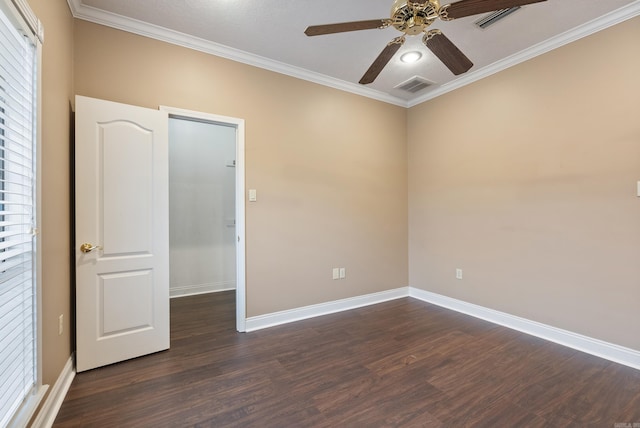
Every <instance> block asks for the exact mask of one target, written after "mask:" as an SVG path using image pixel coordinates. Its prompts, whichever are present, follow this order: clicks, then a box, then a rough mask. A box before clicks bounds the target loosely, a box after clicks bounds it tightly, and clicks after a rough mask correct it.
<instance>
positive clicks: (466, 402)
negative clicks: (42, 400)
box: [54, 292, 640, 428]
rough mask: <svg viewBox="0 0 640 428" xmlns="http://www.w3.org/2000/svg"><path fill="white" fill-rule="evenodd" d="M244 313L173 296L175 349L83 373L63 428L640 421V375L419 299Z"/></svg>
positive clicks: (220, 303) (207, 300)
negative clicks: (246, 325) (245, 320)
mask: <svg viewBox="0 0 640 428" xmlns="http://www.w3.org/2000/svg"><path fill="white" fill-rule="evenodd" d="M234 311H235V304H234V293H233V292H222V293H216V294H209V295H201V296H194V297H184V298H180V299H173V300H172V301H171V349H170V350H169V351H165V352H160V353H157V354H154V355H150V356H146V357H142V358H137V359H134V360H131V361H127V362H123V363H120V364H115V365H112V366H107V367H103V368H100V369H95V370H92V371H89V372H85V373H80V374H78V375H77V376H76V378H75V379H74V381H73V384H72V385H71V388H70V390H69V393H68V395H67V397H66V399H65V401H64V403H63V405H62V408H61V409H60V412H59V414H58V417H57V419H56V421H55V424H54V426H56V427H191V426H197V427H400V426H401V427H440V426H446V427H467V426H469V427H498V428H500V427H589V426H593V427H612V428H613V427H614V426H615V424H616V423H620V424H623V423H624V424H629V425H628V426H633V423H640V371H638V370H634V369H631V368H629V367H625V366H622V365H619V364H615V363H612V362H609V361H606V360H603V359H600V358H597V357H593V356H590V355H587V354H584V353H581V352H578V351H575V350H572V349H569V348H565V347H562V346H559V345H556V344H553V343H550V342H547V341H544V340H541V339H537V338H534V337H531V336H527V335H524V334H522V333H518V332H516V331H513V330H509V329H507V328H504V327H500V326H497V325H493V324H490V323H488V322H484V321H481V320H478V319H475V318H472V317H468V316H465V315H462V314H458V313H455V312H451V311H448V310H446V309H442V308H439V307H437V306H433V305H430V304H427V303H423V302H420V301H418V300H414V299H409V298H405V299H400V300H395V301H391V302H387V303H382V304H379V305H375V306H369V307H366V308H361V309H355V310H351V311H348V312H342V313H338V314H334V315H327V316H323V317H319V318H315V319H312V320H306V321H300V322H296V323H292V324H287V325H284V326H279V327H273V328H269V329H265V330H261V331H257V332H253V333H246V334H240V333H236V331H235V319H234V317H235V315H234ZM622 426H625V427H626V426H627V425H622Z"/></svg>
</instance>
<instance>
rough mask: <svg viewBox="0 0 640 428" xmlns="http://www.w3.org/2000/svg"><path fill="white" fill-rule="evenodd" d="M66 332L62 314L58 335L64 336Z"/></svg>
mask: <svg viewBox="0 0 640 428" xmlns="http://www.w3.org/2000/svg"><path fill="white" fill-rule="evenodd" d="M63 332H64V314H60V316H59V317H58V336H62V333H63Z"/></svg>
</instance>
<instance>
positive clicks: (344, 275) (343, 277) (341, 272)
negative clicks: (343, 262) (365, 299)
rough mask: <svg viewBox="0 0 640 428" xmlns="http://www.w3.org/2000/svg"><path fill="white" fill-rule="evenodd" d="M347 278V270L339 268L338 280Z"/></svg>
mask: <svg viewBox="0 0 640 428" xmlns="http://www.w3.org/2000/svg"><path fill="white" fill-rule="evenodd" d="M346 277H347V269H346V268H340V279H345V278H346Z"/></svg>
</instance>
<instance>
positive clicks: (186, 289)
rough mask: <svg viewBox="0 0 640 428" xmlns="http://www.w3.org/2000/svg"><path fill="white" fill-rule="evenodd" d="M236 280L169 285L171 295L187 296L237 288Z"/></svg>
mask: <svg viewBox="0 0 640 428" xmlns="http://www.w3.org/2000/svg"><path fill="white" fill-rule="evenodd" d="M235 289H236V282H235V281H220V282H210V283H206V284H192V285H181V286H178V287H169V297H171V298H173V297H185V296H193V295H195V294H206V293H215V292H218V291H227V290H235Z"/></svg>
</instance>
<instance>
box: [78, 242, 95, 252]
mask: <svg viewBox="0 0 640 428" xmlns="http://www.w3.org/2000/svg"><path fill="white" fill-rule="evenodd" d="M98 248H100V246H99V245H92V244H87V243H84V244H82V245H80V251H82V252H83V253H90V252H92V251H93V250H96V249H98Z"/></svg>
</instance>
